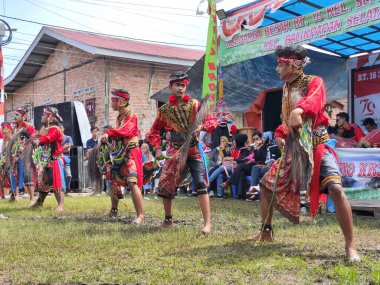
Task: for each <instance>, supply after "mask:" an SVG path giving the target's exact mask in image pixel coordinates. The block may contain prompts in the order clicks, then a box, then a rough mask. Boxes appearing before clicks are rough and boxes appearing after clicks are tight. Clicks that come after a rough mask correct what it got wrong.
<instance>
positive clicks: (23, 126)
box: [13, 122, 36, 137]
mask: <svg viewBox="0 0 380 285" xmlns="http://www.w3.org/2000/svg"><path fill="white" fill-rule="evenodd" d="M21 129H25V130H26V131H27V132H28V133H29V134H30V136H31V137H34V135H35V133H36V129H35V128H34V126H33V125H32V124H31V123H28V122H21V123H20V124H18V123H15V124H14V129H13V132H14V133H15V134H17V133H18V132H20V131H21Z"/></svg>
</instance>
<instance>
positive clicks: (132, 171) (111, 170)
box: [101, 89, 144, 224]
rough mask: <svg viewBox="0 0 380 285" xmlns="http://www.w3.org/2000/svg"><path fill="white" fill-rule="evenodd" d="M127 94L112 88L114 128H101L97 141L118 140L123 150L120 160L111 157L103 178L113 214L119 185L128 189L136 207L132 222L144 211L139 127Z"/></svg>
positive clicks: (118, 193) (142, 214) (120, 196)
mask: <svg viewBox="0 0 380 285" xmlns="http://www.w3.org/2000/svg"><path fill="white" fill-rule="evenodd" d="M129 99H130V95H129V93H128V92H127V91H125V90H123V89H119V90H114V91H112V109H113V110H114V111H118V113H119V114H118V116H117V118H116V128H110V129H108V130H106V131H105V133H104V134H103V136H102V137H101V141H102V142H104V143H108V142H109V141H111V144H113V145H116V144H118V142H120V143H121V145H122V149H124V152H123V153H122V155H124V159H123V160H121V161H120V160H119V162H120V163H118V162H117V161H116V158H115V161H114V162H113V163H112V162H111V163H110V165H109V167H107V169H108V171H107V172H106V178H107V180H110V181H111V204H112V206H111V211H110V213H109V214H110V216H112V217H115V216H117V212H118V205H119V199H122V198H123V194H122V192H121V189H120V186H123V187H128V188H129V190H130V191H131V193H132V201H133V205H134V207H135V210H136V219H135V220H134V223H135V224H141V223H142V222H143V221H144V211H143V203H142V194H141V191H140V188H141V187H142V181H143V166H142V152H141V148H140V147H139V139H138V134H139V129H138V125H137V116H136V114H135V113H133V112H132V110H131V109H130V108H128V106H129Z"/></svg>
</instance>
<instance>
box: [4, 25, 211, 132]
mask: <svg viewBox="0 0 380 285" xmlns="http://www.w3.org/2000/svg"><path fill="white" fill-rule="evenodd" d="M203 54H204V52H203V51H199V50H193V49H186V48H178V47H173V46H167V45H160V44H153V43H146V42H138V41H132V40H128V39H124V38H115V37H109V36H104V35H97V34H92V33H87V32H81V31H74V30H64V29H57V28H50V27H43V28H42V29H41V31H40V33H39V34H38V35H37V37H36V39H35V40H34V42H33V43H32V44H31V46H30V47H29V49H28V50H27V52H26V54H25V55H24V57H23V58H22V60H21V61H20V62H19V64H18V65H17V67H16V68H15V69H14V71H13V73H12V74H11V75H10V76H9V77H8V78H6V79H5V92H6V93H7V95H8V97H7V99H6V102H5V120H6V121H11V120H12V117H13V111H14V110H15V109H16V108H17V107H20V106H25V105H29V106H30V108H31V109H32V108H34V107H37V106H41V105H49V104H57V103H62V102H69V101H81V102H83V103H84V104H85V107H86V109H87V114H88V116H89V120H90V123H91V124H93V125H96V126H98V127H103V126H104V125H106V124H111V125H114V121H115V115H116V114H115V112H113V111H112V110H111V107H110V96H109V94H110V90H112V89H114V88H124V89H127V90H128V91H129V92H130V94H131V101H130V102H131V106H132V109H133V110H134V111H135V113H136V114H137V115H138V117H139V124H140V129H141V130H142V133H143V134H144V133H145V132H146V131H147V130H148V129H149V128H150V126H151V124H152V123H153V120H154V118H155V115H156V111H157V106H156V105H157V104H156V101H154V100H151V99H150V98H149V97H150V96H151V95H152V94H154V93H156V92H157V91H159V90H161V89H162V88H164V87H165V86H167V84H168V78H169V75H170V74H171V73H172V72H173V71H178V70H187V69H188V68H189V67H191V66H192V65H193V64H194V63H195V62H196V61H197V60H198V59H199V58H201V57H202V55H203ZM32 119H33V118H32ZM39 119H40V118H36V120H39Z"/></svg>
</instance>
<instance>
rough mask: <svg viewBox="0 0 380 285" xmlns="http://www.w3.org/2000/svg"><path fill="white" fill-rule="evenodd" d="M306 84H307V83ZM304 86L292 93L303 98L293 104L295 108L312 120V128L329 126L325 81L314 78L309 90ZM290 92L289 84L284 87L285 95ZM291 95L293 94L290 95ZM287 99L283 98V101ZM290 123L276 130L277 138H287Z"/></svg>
mask: <svg viewBox="0 0 380 285" xmlns="http://www.w3.org/2000/svg"><path fill="white" fill-rule="evenodd" d="M305 84H306V83H305ZM304 87H305V86H304V85H302V84H301V85H300V86H299V88H296V89H293V90H292V92H299V95H301V98H300V99H299V100H298V102H293V103H294V104H293V105H294V108H292V109H291V110H290V111H292V110H294V109H295V108H301V109H302V110H303V111H304V113H303V117H305V118H310V119H311V120H312V122H313V125H312V128H315V127H317V126H320V125H323V126H325V127H327V126H328V124H329V120H328V118H327V117H326V115H325V114H324V106H325V104H326V91H325V85H324V83H323V79H322V78H320V77H318V76H312V77H311V80H310V82H309V83H308V85H307V88H306V89H304ZM288 91H289V84H288V83H286V84H285V86H284V94H285V93H287V92H288ZM289 95H291V94H289ZM286 99H287V98H285V97H283V100H286ZM287 124H288V122H284V121H283V122H282V124H281V125H280V126H279V127H278V128H277V129H276V131H275V137H281V138H285V137H286V136H287V135H288V133H289V129H288V125H287Z"/></svg>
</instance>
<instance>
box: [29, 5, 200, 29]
mask: <svg viewBox="0 0 380 285" xmlns="http://www.w3.org/2000/svg"><path fill="white" fill-rule="evenodd" d="M25 1H28V0H25ZM28 2H30V1H28ZM34 2H38V3H40V4H43V5H46V6H50V7H54V8H57V9H61V10H64V11H69V12H71V13H76V14H79V15H82V16H86V17H90V18H94V19H98V20H102V21H106V22H110V23H114V24H118V25H122V26H125V25H126V24H123V23H120V22H117V21H112V20H108V19H104V18H99V17H95V16H92V15H89V14H85V13H81V12H78V11H75V10H71V9H67V8H63V7H60V6H57V5H52V4H48V3H45V2H41V1H38V0H34ZM98 6H99V5H98ZM130 11H137V12H135V13H133V14H134V15H139V16H142V17H147V18H149V19H155V20H159V21H165V22H170V23H176V24H181V25H184V26H188V27H192V28H197V29H199V28H201V27H200V26H194V25H190V24H187V23H186V22H174V21H170V20H167V19H163V18H158V17H154V16H149V15H145V14H141V13H140V12H139V11H138V10H130ZM123 13H126V12H123ZM127 14H131V13H127Z"/></svg>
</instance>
